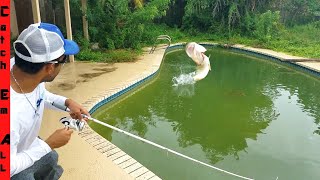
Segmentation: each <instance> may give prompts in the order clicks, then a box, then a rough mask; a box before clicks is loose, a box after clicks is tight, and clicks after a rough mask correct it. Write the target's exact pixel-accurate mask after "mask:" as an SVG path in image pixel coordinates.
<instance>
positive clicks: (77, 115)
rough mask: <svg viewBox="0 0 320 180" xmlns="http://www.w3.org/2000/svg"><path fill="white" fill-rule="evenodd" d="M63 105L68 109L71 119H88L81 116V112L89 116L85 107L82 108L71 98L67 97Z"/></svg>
mask: <svg viewBox="0 0 320 180" xmlns="http://www.w3.org/2000/svg"><path fill="white" fill-rule="evenodd" d="M65 105H66V106H67V107H68V108H69V109H70V116H71V117H72V118H73V119H79V120H82V119H84V120H85V121H87V120H88V119H87V118H83V117H82V115H81V114H85V115H87V116H88V117H91V116H90V114H89V112H88V111H87V110H86V109H84V108H83V107H82V106H81V105H80V104H78V103H76V102H75V101H73V100H72V99H67V100H66V102H65Z"/></svg>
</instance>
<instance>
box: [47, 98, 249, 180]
mask: <svg viewBox="0 0 320 180" xmlns="http://www.w3.org/2000/svg"><path fill="white" fill-rule="evenodd" d="M46 101H47V102H48V103H50V104H51V105H53V106H54V107H56V108H58V109H60V110H63V111H66V112H70V109H69V108H68V107H66V106H64V105H60V104H55V103H54V102H51V101H48V100H46ZM82 116H83V117H84V118H87V119H89V120H91V121H93V122H95V123H98V124H100V125H102V126H105V127H108V128H110V129H113V130H115V131H118V132H120V133H124V134H126V135H128V136H130V137H133V138H135V139H138V140H140V141H142V142H145V143H147V144H150V145H153V146H155V147H158V148H160V149H163V150H166V151H167V152H171V153H172V154H175V155H177V156H180V157H183V158H185V159H189V160H191V161H193V162H196V163H199V164H201V165H204V166H207V167H209V168H212V169H215V170H217V171H220V172H223V173H226V174H229V175H232V176H236V177H239V178H242V179H247V180H253V179H252V178H248V177H244V176H241V175H238V174H235V173H232V172H229V171H226V170H223V169H221V168H218V167H215V166H212V165H210V164H207V163H204V162H202V161H199V160H197V159H194V158H192V157H189V156H187V155H184V154H181V153H179V152H176V151H174V150H172V149H169V148H167V147H164V146H162V145H160V144H157V143H154V142H152V141H149V140H147V139H144V138H141V137H139V136H137V135H134V134H131V133H129V132H127V131H124V130H122V129H119V128H117V127H114V126H112V125H110V124H107V123H104V122H101V121H99V120H97V119H95V118H92V117H89V116H87V115H84V114H82Z"/></svg>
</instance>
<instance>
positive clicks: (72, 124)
mask: <svg viewBox="0 0 320 180" xmlns="http://www.w3.org/2000/svg"><path fill="white" fill-rule="evenodd" d="M60 122H61V123H62V124H63V125H65V126H66V127H69V128H70V129H74V130H76V131H79V132H80V131H82V130H83V128H84V126H85V122H84V121H81V120H77V119H72V118H71V117H63V118H61V119H60Z"/></svg>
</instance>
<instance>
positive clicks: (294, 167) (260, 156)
mask: <svg viewBox="0 0 320 180" xmlns="http://www.w3.org/2000/svg"><path fill="white" fill-rule="evenodd" d="M206 54H207V55H210V54H211V58H210V60H211V66H212V71H211V72H209V74H208V76H207V77H206V78H205V79H203V80H201V81H199V82H197V83H196V84H193V85H192V84H191V85H184V86H177V87H174V86H172V84H173V83H172V78H173V77H176V76H179V75H180V74H182V73H190V72H192V71H194V68H195V67H194V64H193V62H192V61H191V60H190V59H189V58H188V57H187V55H186V54H185V52H184V51H174V52H170V53H167V54H166V56H165V59H164V61H163V64H162V67H161V69H160V72H159V74H158V75H157V77H156V78H155V79H153V80H152V81H151V82H149V83H148V84H147V85H145V86H144V87H143V88H140V89H139V90H137V91H134V92H132V93H130V94H129V95H127V96H126V97H123V98H121V99H120V100H119V101H115V102H113V103H111V104H107V105H105V106H104V107H101V108H100V109H99V110H98V111H97V112H95V113H94V114H93V117H95V118H97V119H99V120H102V121H105V122H107V123H109V124H111V125H114V126H116V127H118V128H121V129H123V130H126V131H129V132H131V133H134V134H137V135H139V136H141V137H143V138H145V139H148V140H151V141H154V142H156V143H158V144H161V145H163V146H166V147H168V148H170V149H173V150H176V151H178V152H181V153H183V154H186V155H188V156H191V157H193V158H196V159H198V160H201V161H204V162H206V163H209V164H212V165H215V166H217V167H219V168H222V169H225V170H228V171H231V172H234V173H237V174H240V175H243V176H247V177H252V178H255V179H276V178H277V177H278V178H279V179H318V178H319V177H320V172H319V171H318V170H319V168H320V152H319V149H320V135H319V134H320V133H319V131H320V130H319V124H320V111H319V110H320V103H319V102H320V94H319V90H320V80H319V79H318V78H314V77H311V76H308V75H305V74H303V73H301V72H300V71H296V70H293V69H290V68H288V67H286V66H283V65H280V64H277V63H274V62H271V61H269V60H266V59H261V58H255V57H251V56H247V55H244V54H237V53H234V52H231V51H228V50H225V49H220V48H214V49H211V50H208V52H207V53H206ZM90 126H91V127H92V128H93V129H94V130H95V131H97V132H98V133H99V134H101V135H102V136H104V137H105V138H107V139H108V140H110V141H111V142H113V143H114V144H115V145H117V146H118V147H120V148H121V149H122V150H124V151H125V152H126V153H128V154H129V155H131V156H132V157H134V158H135V159H136V160H138V161H139V162H140V163H142V164H143V165H144V166H146V167H147V168H148V169H150V170H151V171H153V172H154V173H155V174H157V175H158V176H159V177H161V178H163V179H235V178H234V177H231V176H230V175H226V174H223V173H220V172H218V171H215V170H212V169H209V168H207V167H204V166H201V165H198V164H196V163H193V162H191V161H188V160H185V159H182V158H180V157H177V156H175V155H172V154H168V153H167V152H164V151H162V150H159V149H156V148H155V147H152V146H150V145H148V144H144V143H142V142H139V141H137V140H135V139H132V138H130V137H128V136H126V135H123V134H120V133H117V132H113V131H112V130H110V129H107V128H105V127H102V126H99V125H96V124H90Z"/></svg>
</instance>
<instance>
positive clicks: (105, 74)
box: [40, 45, 320, 180]
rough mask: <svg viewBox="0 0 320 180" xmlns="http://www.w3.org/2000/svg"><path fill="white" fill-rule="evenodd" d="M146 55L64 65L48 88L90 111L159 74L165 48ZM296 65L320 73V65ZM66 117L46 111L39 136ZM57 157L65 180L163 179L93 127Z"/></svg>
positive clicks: (256, 50) (62, 150) (246, 48)
mask: <svg viewBox="0 0 320 180" xmlns="http://www.w3.org/2000/svg"><path fill="white" fill-rule="evenodd" d="M233 47H234V48H238V49H245V50H249V51H251V52H257V53H260V54H267V55H268V56H273V57H277V58H279V59H283V60H285V59H294V58H296V59H301V57H295V56H288V55H286V54H283V53H278V52H274V51H270V50H264V49H258V48H251V47H246V46H242V45H234V46H233ZM148 50H149V49H147V50H146V51H145V53H144V54H143V56H142V57H141V58H139V60H137V61H136V62H134V63H116V64H103V63H84V62H76V63H73V64H71V63H69V64H66V65H65V66H64V67H63V69H62V71H61V72H60V74H59V76H58V77H57V78H56V79H55V80H54V81H53V82H52V83H47V85H46V87H47V89H48V90H49V91H51V92H53V93H56V94H60V95H63V96H66V97H69V98H72V99H74V100H75V101H77V102H78V103H81V104H83V105H84V106H85V107H86V108H88V110H89V109H91V108H92V107H93V106H94V105H95V104H97V103H98V102H100V101H101V100H102V99H104V98H105V97H107V96H110V95H111V94H114V93H116V92H118V91H119V90H121V89H123V88H124V87H127V86H128V85H131V84H132V83H135V82H136V81H137V80H139V79H143V78H145V77H146V76H148V75H150V74H152V73H154V72H155V71H157V70H158V69H159V67H160V65H161V61H162V59H163V55H164V53H165V46H161V47H158V48H157V49H156V50H155V52H154V53H153V54H149V53H148V52H149V51H148ZM295 63H297V64H299V65H302V66H305V67H308V68H310V69H314V70H316V71H317V72H320V62H309V61H308V62H295ZM67 115H68V114H67V113H64V112H56V111H51V110H48V111H45V115H44V119H43V123H42V127H41V131H40V135H41V137H42V138H44V139H45V138H46V137H48V136H49V135H50V134H51V133H53V132H54V131H55V130H56V129H58V128H63V125H62V124H60V122H59V119H60V118H61V117H63V116H67ZM129 138H130V137H129ZM57 152H58V153H59V155H60V156H59V164H60V165H61V166H62V167H63V168H64V170H65V171H64V173H63V175H62V177H61V179H66V180H69V179H86V180H87V179H124V180H126V179H153V180H154V179H160V178H159V177H158V176H157V175H155V174H154V173H152V172H150V171H149V170H148V169H147V168H145V167H143V165H141V164H140V163H138V162H137V161H135V160H134V159H131V157H130V156H128V155H126V154H125V153H124V152H123V151H122V150H120V149H119V148H117V147H116V146H114V145H113V144H111V143H110V142H108V141H107V140H105V139H104V138H102V137H101V136H100V135H98V134H97V133H95V132H94V131H93V130H92V129H91V128H89V127H86V129H85V130H83V131H82V132H81V133H78V132H74V133H73V136H72V138H71V140H70V142H69V143H68V144H67V145H66V146H64V147H61V148H59V149H57Z"/></svg>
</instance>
